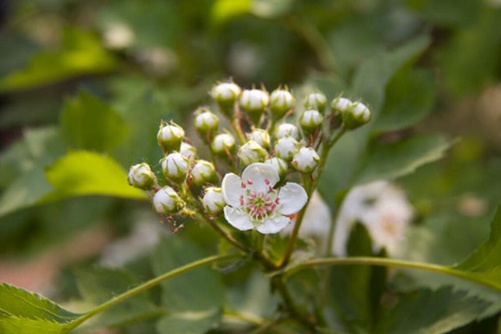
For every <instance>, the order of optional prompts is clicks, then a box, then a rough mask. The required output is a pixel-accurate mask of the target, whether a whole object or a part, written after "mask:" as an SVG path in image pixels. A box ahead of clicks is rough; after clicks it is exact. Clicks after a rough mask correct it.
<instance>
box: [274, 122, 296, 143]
mask: <svg viewBox="0 0 501 334" xmlns="http://www.w3.org/2000/svg"><path fill="white" fill-rule="evenodd" d="M288 136H289V137H292V138H294V139H298V138H299V130H298V128H297V126H295V125H294V124H290V123H283V124H280V125H279V126H278V127H277V129H276V130H275V137H277V139H280V138H283V137H288Z"/></svg>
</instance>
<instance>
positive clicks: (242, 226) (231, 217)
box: [224, 206, 254, 231]
mask: <svg viewBox="0 0 501 334" xmlns="http://www.w3.org/2000/svg"><path fill="white" fill-rule="evenodd" d="M224 218H226V220H227V221H228V223H230V224H231V225H232V226H233V227H235V228H237V229H239V230H240V231H246V230H251V229H253V228H254V225H252V222H251V220H250V218H249V216H248V215H246V214H245V213H243V212H240V210H238V209H234V208H232V207H229V206H225V207H224Z"/></svg>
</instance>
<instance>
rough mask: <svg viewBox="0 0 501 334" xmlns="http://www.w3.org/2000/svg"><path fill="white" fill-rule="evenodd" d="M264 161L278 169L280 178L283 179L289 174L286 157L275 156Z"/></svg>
mask: <svg viewBox="0 0 501 334" xmlns="http://www.w3.org/2000/svg"><path fill="white" fill-rule="evenodd" d="M264 163H265V164H269V165H272V166H273V167H274V168H275V169H276V170H277V172H278V176H280V179H283V178H284V177H285V175H286V174H287V169H288V167H289V166H288V164H287V161H285V160H284V159H281V158H277V157H274V158H271V159H268V160H266V161H265V162H264Z"/></svg>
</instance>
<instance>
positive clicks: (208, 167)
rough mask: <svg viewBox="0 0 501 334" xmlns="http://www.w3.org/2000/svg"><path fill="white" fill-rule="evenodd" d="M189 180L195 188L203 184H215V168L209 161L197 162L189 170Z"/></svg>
mask: <svg viewBox="0 0 501 334" xmlns="http://www.w3.org/2000/svg"><path fill="white" fill-rule="evenodd" d="M191 178H192V181H193V183H194V184H196V185H197V186H201V185H202V184H204V183H215V182H217V174H216V168H215V167H214V165H213V164H212V163H210V162H209V161H206V160H197V162H196V163H195V165H194V166H193V168H192V169H191Z"/></svg>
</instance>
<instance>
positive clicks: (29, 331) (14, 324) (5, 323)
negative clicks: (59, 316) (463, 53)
mask: <svg viewBox="0 0 501 334" xmlns="http://www.w3.org/2000/svg"><path fill="white" fill-rule="evenodd" d="M68 331H69V328H67V327H66V326H64V325H61V324H59V323H57V322H53V321H50V320H44V319H38V318H37V319H31V318H18V317H8V318H0V333H2V334H35V333H36V334H64V333H68Z"/></svg>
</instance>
